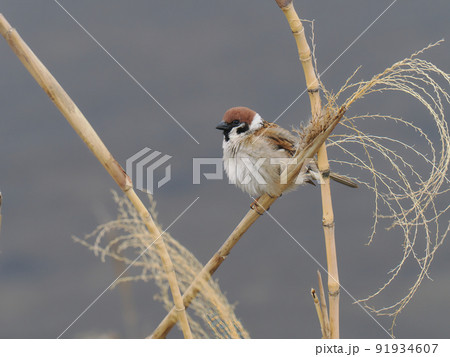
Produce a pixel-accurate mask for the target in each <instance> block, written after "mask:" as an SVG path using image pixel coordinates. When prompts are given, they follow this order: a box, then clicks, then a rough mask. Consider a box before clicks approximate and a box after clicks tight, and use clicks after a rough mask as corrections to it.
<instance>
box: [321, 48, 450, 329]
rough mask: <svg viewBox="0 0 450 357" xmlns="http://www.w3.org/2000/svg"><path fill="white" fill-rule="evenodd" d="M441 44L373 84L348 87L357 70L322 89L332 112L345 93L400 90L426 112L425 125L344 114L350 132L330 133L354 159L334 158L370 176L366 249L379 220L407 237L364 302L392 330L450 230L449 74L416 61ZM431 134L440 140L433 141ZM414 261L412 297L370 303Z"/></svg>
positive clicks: (354, 96) (360, 94) (358, 94)
mask: <svg viewBox="0 0 450 357" xmlns="http://www.w3.org/2000/svg"><path fill="white" fill-rule="evenodd" d="M439 43H440V41H439V42H438V43H435V44H433V45H429V46H428V47H426V48H425V49H423V50H421V51H419V52H417V53H415V54H413V55H412V56H411V57H409V58H406V59H404V60H402V61H399V62H397V63H395V64H394V65H393V66H391V67H390V68H388V69H386V70H385V71H383V72H382V73H380V74H378V75H376V76H374V77H373V78H372V79H371V80H369V81H359V82H357V83H353V84H352V83H350V81H351V79H352V78H353V77H354V75H355V74H356V72H355V74H354V75H353V76H352V77H351V78H350V79H349V80H348V81H347V83H346V84H345V85H344V86H343V88H342V89H341V90H340V91H339V92H338V93H337V94H336V95H332V94H331V93H328V92H326V91H325V93H327V97H328V102H329V107H330V108H331V109H330V110H335V109H333V108H336V104H335V103H337V101H338V100H339V98H340V97H341V96H346V97H347V98H348V99H347V100H345V102H344V106H349V105H351V104H352V103H353V102H355V101H356V100H360V99H361V98H363V97H365V96H368V95H371V94H376V93H382V92H383V95H386V93H389V92H401V93H403V94H407V95H409V96H411V97H412V98H414V99H415V100H416V101H417V102H418V103H419V107H420V106H422V107H423V108H425V109H426V112H427V113H428V117H427V118H426V120H425V118H424V120H422V121H421V123H420V125H419V124H415V123H413V122H411V121H409V120H408V118H399V117H394V116H392V115H389V114H366V115H357V116H353V117H344V119H343V120H342V122H341V123H342V125H343V126H345V128H346V130H345V133H344V134H340V135H336V134H335V135H333V136H332V137H331V140H330V144H329V147H334V148H336V149H339V150H341V151H342V152H343V153H344V154H345V157H346V158H350V160H349V159H346V160H330V161H334V162H335V163H339V164H342V165H347V166H350V167H354V168H358V169H361V170H364V171H366V172H369V173H370V175H369V176H370V177H371V180H367V181H364V180H358V179H356V180H357V181H358V182H359V183H360V184H361V185H364V186H366V187H367V188H368V189H369V190H371V191H372V192H373V195H374V205H375V210H374V222H373V226H372V231H371V234H370V237H369V240H368V244H370V243H371V242H372V241H373V239H374V238H375V237H376V232H377V227H378V226H379V224H380V223H381V222H382V221H384V222H386V221H388V222H390V223H389V228H388V229H394V228H398V231H399V232H401V234H402V235H403V242H402V256H401V257H400V259H399V262H398V264H397V265H396V266H395V267H393V268H392V269H391V270H390V271H389V278H388V279H387V281H386V282H385V283H384V284H383V285H382V286H381V287H379V288H378V289H377V290H376V291H375V292H374V293H373V294H371V295H370V296H368V297H367V298H364V299H361V300H360V302H363V303H364V304H365V305H366V307H368V308H369V309H370V310H371V311H373V312H375V313H377V314H380V315H387V316H390V317H393V323H392V328H393V327H394V325H395V321H396V318H397V316H398V314H399V313H400V312H401V311H402V310H403V309H404V308H405V306H406V305H407V304H408V302H410V301H411V299H412V297H413V296H414V294H415V293H416V292H417V289H418V288H419V286H420V284H421V283H422V281H423V279H424V278H425V277H428V278H429V275H428V272H429V268H430V265H431V263H432V261H433V259H434V257H435V254H436V252H437V250H438V248H439V247H440V246H441V245H442V244H443V242H444V239H445V238H446V237H447V235H448V232H449V228H450V225H449V216H448V210H449V206H448V204H446V203H445V202H447V203H448V202H449V199H448V192H449V188H448V183H449V179H448V177H447V172H448V168H449V163H450V135H449V130H448V124H447V122H446V120H445V116H444V109H445V107H446V106H447V105H448V103H450V96H449V94H448V92H447V91H446V89H445V88H448V85H449V84H450V76H449V75H448V74H447V73H445V72H443V71H442V70H441V69H439V68H437V67H436V66H435V65H434V64H432V63H430V62H428V61H426V60H424V59H421V58H419V56H420V55H422V54H423V52H424V51H425V50H427V49H429V48H431V47H433V46H436V45H438V44H439ZM347 93H350V95H348V94H347ZM401 105H402V103H401V100H400V101H399V106H401ZM419 109H420V108H419ZM363 120H372V121H377V122H381V121H383V122H387V123H389V124H390V125H391V127H392V128H393V130H392V132H393V133H395V132H400V133H404V134H405V135H402V137H405V138H407V139H399V138H395V137H393V135H388V136H386V135H373V134H368V133H366V132H364V131H362V130H361V129H359V128H358V125H359V124H361V122H362V121H363ZM430 129H431V130H430ZM430 132H432V133H433V134H434V135H435V136H436V137H437V138H438V140H436V139H433V140H432V139H430V136H429V135H430ZM356 146H359V147H360V150H357V148H356ZM361 148H362V150H361ZM361 153H362V154H361ZM440 199H442V202H444V207H443V208H442V209H439V208H438V207H437V205H436V202H437V201H438V200H440ZM411 260H412V261H413V262H415V265H416V267H417V270H418V271H417V278H416V280H415V281H414V283H413V284H412V286H411V287H410V289H409V290H408V292H407V294H406V295H405V296H403V297H401V298H398V299H397V300H396V301H394V302H393V303H392V304H391V305H390V306H387V307H382V308H376V307H374V306H372V303H370V304H369V302H371V300H372V299H373V298H374V297H376V296H378V295H380V294H381V293H382V292H383V291H384V290H385V289H386V288H387V287H388V286H389V285H391V284H392V283H393V282H394V281H395V280H396V278H398V277H399V273H400V271H401V270H402V268H404V267H405V266H406V264H407V263H408V262H410V261H411Z"/></svg>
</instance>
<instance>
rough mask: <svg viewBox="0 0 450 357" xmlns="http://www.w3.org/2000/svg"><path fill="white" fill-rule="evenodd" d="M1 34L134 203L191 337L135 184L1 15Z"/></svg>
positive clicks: (157, 236)
mask: <svg viewBox="0 0 450 357" xmlns="http://www.w3.org/2000/svg"><path fill="white" fill-rule="evenodd" d="M0 33H1V35H2V36H3V37H4V38H5V39H6V41H7V42H8V44H9V45H10V47H11V48H12V50H13V51H14V53H15V54H16V55H17V57H18V58H19V59H20V61H21V62H22V63H23V65H24V66H25V67H26V69H27V70H28V71H29V72H30V74H31V75H32V76H33V78H34V79H35V80H36V81H37V82H38V84H39V85H40V86H41V87H42V89H43V90H44V91H45V92H46V93H47V95H48V96H49V97H50V99H51V100H52V101H53V103H54V104H55V105H56V107H57V108H58V109H59V110H60V111H61V113H62V114H63V115H64V117H65V118H66V119H67V121H68V122H69V123H70V125H71V126H72V128H73V129H74V130H75V132H76V133H77V134H78V135H79V136H80V137H81V139H82V140H83V141H84V143H85V144H86V145H87V146H88V148H89V149H90V150H91V151H92V153H93V154H94V155H95V157H96V158H97V159H98V160H99V161H100V163H101V164H102V165H103V166H104V167H105V169H106V171H108V173H109V174H110V175H111V176H112V178H113V179H114V180H115V181H116V183H117V185H118V186H119V187H120V188H121V189H122V191H123V192H124V193H125V194H126V195H127V197H128V198H129V200H130V201H131V202H132V204H133V205H134V207H135V208H136V210H137V211H138V213H139V215H140V217H141V218H142V220H143V222H144V223H145V225H146V227H147V229H148V231H149V232H150V235H151V236H152V237H153V238H154V239H155V246H156V249H157V251H158V253H159V256H160V257H161V261H162V264H163V267H164V270H165V272H166V274H167V279H168V281H169V285H170V289H171V292H172V296H173V299H174V303H175V306H176V311H177V315H178V319H179V320H180V325H181V328H182V331H183V334H184V337H185V338H192V333H191V330H190V328H189V323H188V320H187V315H186V311H185V307H184V305H183V299H182V297H181V293H180V289H179V287H178V282H177V279H176V275H175V271H174V268H173V264H172V261H171V259H170V256H169V253H168V251H167V248H166V245H165V243H164V240H163V239H162V237H161V235H162V233H161V231H160V230H159V229H158V227H157V226H156V224H155V223H154V221H153V219H152V217H151V215H150V213H149V212H148V210H147V208H146V207H145V205H144V204H143V203H142V201H141V200H140V199H139V197H138V196H137V194H136V192H135V191H134V189H133V186H132V183H131V180H130V178H129V177H128V175H127V174H126V173H125V171H124V170H123V169H122V167H121V166H120V165H119V163H118V162H117V161H116V160H115V159H114V157H113V156H112V155H111V153H110V152H109V150H108V149H107V148H106V146H105V144H104V143H103V142H102V140H101V139H100V137H99V136H98V135H97V133H96V132H95V130H94V129H93V128H92V126H91V125H90V124H89V122H88V120H87V119H86V118H85V116H84V115H83V113H81V111H80V110H79V109H78V107H77V106H76V104H75V103H74V102H73V101H72V99H71V98H70V97H69V95H68V94H67V93H66V92H65V91H64V89H63V88H62V87H61V85H60V84H59V83H58V81H57V80H56V79H55V78H54V77H53V76H52V74H51V73H50V72H49V71H48V69H47V68H46V67H45V66H44V65H43V64H42V62H41V61H40V60H39V59H38V58H37V56H36V55H35V54H34V53H33V51H32V50H31V49H30V48H29V47H28V46H27V44H26V43H25V41H24V40H23V39H22V38H21V37H20V35H19V34H18V32H17V31H16V30H15V29H14V28H12V27H11V25H10V24H9V23H8V21H7V20H6V19H5V18H4V16H3V15H2V14H0Z"/></svg>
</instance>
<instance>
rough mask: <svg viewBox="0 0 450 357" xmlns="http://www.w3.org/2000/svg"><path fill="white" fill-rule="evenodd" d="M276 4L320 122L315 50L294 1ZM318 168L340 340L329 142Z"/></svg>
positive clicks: (335, 331)
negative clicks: (295, 46) (293, 43)
mask: <svg viewBox="0 0 450 357" xmlns="http://www.w3.org/2000/svg"><path fill="white" fill-rule="evenodd" d="M275 1H276V2H277V4H278V6H279V7H280V8H281V10H283V13H284V15H285V16H286V19H287V21H288V23H289V26H290V28H291V30H292V34H293V35H294V38H295V42H296V43H297V49H298V54H299V58H300V62H301V63H302V66H303V72H304V73H305V79H306V86H307V89H308V94H309V99H310V102H311V112H312V117H313V120H320V116H321V115H322V105H321V101H320V94H319V81H318V79H317V76H316V72H315V70H314V66H313V61H312V56H311V49H310V47H309V45H308V41H307V40H306V36H305V29H304V27H303V25H302V22H301V21H300V18H299V17H298V14H297V12H296V11H295V8H294V4H293V0H275ZM317 166H318V168H319V170H320V171H321V172H322V173H323V176H324V180H323V181H324V182H323V184H321V185H320V190H321V194H322V213H323V219H322V225H323V231H324V235H325V247H326V253H327V266H328V295H329V301H330V329H331V338H339V275H338V266H337V255H336V243H335V237H334V214H333V205H332V202H331V189H330V176H329V173H330V164H329V162H328V156H327V149H326V145H325V143H324V144H323V145H322V146H321V147H320V149H319V152H318V153H317Z"/></svg>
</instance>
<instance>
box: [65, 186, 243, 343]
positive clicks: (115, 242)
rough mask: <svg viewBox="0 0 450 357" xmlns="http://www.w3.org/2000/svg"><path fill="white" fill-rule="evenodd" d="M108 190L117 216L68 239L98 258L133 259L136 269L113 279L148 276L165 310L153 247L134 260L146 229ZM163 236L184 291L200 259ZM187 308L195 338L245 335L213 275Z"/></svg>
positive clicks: (165, 293)
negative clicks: (112, 197) (86, 232)
mask: <svg viewBox="0 0 450 357" xmlns="http://www.w3.org/2000/svg"><path fill="white" fill-rule="evenodd" d="M113 196H114V201H115V202H116V203H117V206H118V217H117V219H115V220H113V221H111V222H108V223H106V224H102V225H100V226H98V227H97V228H96V229H95V230H94V231H93V232H92V233H90V234H88V235H87V236H85V238H84V239H80V238H77V237H73V239H74V240H75V241H76V242H78V243H81V244H82V245H84V246H86V247H88V248H89V249H90V250H92V251H93V252H94V253H95V255H96V256H99V257H100V258H101V260H102V261H105V258H106V257H111V258H113V259H115V260H118V261H121V262H123V263H124V264H126V265H129V264H133V267H135V268H136V269H135V270H138V271H137V272H136V274H134V275H129V276H125V277H121V278H120V279H119V280H118V281H117V282H116V284H120V283H123V282H129V281H137V280H142V281H149V280H153V281H154V282H155V283H156V285H157V286H158V288H159V289H160V293H159V294H158V295H157V296H155V298H156V299H157V300H159V301H161V302H162V303H163V305H164V308H165V309H167V310H168V311H169V310H170V309H171V308H172V306H173V301H172V299H171V297H170V292H169V285H168V282H167V278H166V276H165V272H164V269H163V266H162V264H161V260H160V259H159V257H158V253H157V251H156V249H155V247H154V246H151V247H150V248H149V249H147V250H146V251H145V254H143V255H142V256H141V257H140V258H139V259H138V260H137V261H135V262H134V259H135V256H136V255H139V254H140V253H141V252H142V251H144V250H145V249H146V248H147V246H146V245H145V244H143V242H145V241H147V240H148V239H151V237H150V234H149V232H148V230H147V229H146V227H145V225H144V224H143V223H142V220H141V219H140V217H139V215H138V213H137V211H136V210H135V209H134V207H133V206H132V204H131V203H130V202H129V200H127V199H126V197H123V196H119V195H118V194H117V193H116V192H113ZM149 200H150V207H149V211H150V212H151V214H152V216H153V217H154V220H155V223H156V224H157V225H158V227H159V229H160V230H161V231H163V229H162V228H161V227H160V226H159V224H158V222H157V216H158V215H157V212H156V203H155V201H154V200H153V199H152V197H151V196H149ZM162 238H163V239H164V241H165V243H166V246H167V249H168V251H169V254H170V256H171V258H172V261H173V264H174V267H175V272H176V275H177V278H178V283H179V285H180V288H181V290H182V291H185V290H186V288H187V287H188V286H189V284H190V283H191V282H192V281H193V280H194V278H195V276H196V275H197V274H198V273H199V272H200V270H201V269H202V264H201V263H200V262H199V261H198V260H197V259H196V258H195V256H194V255H193V254H192V253H191V252H190V251H189V250H187V249H186V248H185V247H183V246H182V245H181V244H180V243H179V242H178V241H177V240H175V239H174V238H173V237H172V236H171V235H170V234H169V233H167V232H166V233H164V234H163V237H162ZM133 262H134V263H133ZM190 311H192V312H191V314H190V315H189V322H190V325H191V329H192V334H193V337H194V338H211V337H214V338H249V337H250V336H249V334H248V333H247V331H246V330H245V329H244V328H243V326H242V324H241V323H240V322H239V320H238V319H237V318H236V315H235V314H234V308H233V306H232V305H230V303H229V302H228V300H227V298H226V297H225V296H224V295H223V294H222V292H221V291H220V288H219V285H218V284H217V282H216V281H214V280H212V279H210V280H209V281H208V282H205V283H204V284H202V286H201V293H200V294H199V296H198V297H197V299H196V300H194V301H193V302H192V304H191V309H190ZM192 315H195V317H194V316H192Z"/></svg>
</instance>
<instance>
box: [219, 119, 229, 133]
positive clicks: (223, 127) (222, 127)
mask: <svg viewBox="0 0 450 357" xmlns="http://www.w3.org/2000/svg"><path fill="white" fill-rule="evenodd" d="M216 129H218V130H223V131H227V130H230V124H228V123H225V122H224V121H221V122H220V123H219V125H217V126H216Z"/></svg>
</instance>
